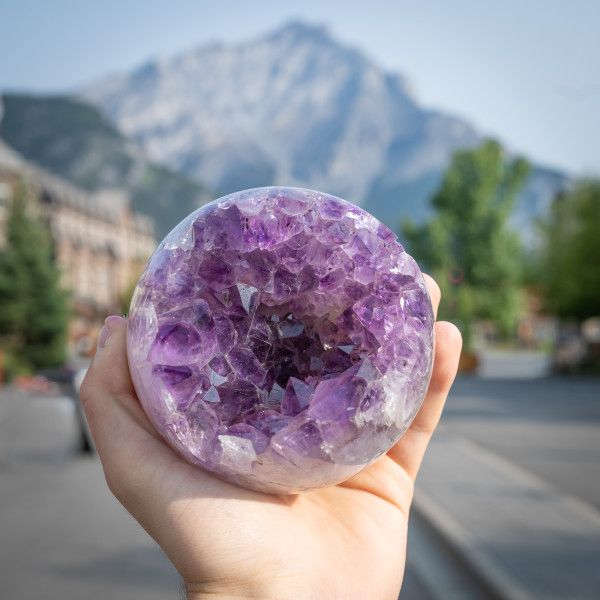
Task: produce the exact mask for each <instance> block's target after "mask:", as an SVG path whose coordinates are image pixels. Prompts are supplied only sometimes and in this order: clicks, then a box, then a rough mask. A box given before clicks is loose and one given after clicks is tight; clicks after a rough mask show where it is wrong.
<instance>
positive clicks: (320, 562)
mask: <svg viewBox="0 0 600 600" xmlns="http://www.w3.org/2000/svg"><path fill="white" fill-rule="evenodd" d="M426 282H427V287H428V290H429V294H430V296H431V299H432V303H433V307H434V311H435V312H437V307H438V304H439V301H440V291H439V288H438V286H437V284H436V283H435V282H434V281H433V279H431V278H430V277H427V276H426ZM125 332H126V322H125V319H123V318H120V317H110V318H109V320H108V321H107V324H106V325H105V328H104V330H103V331H102V333H101V336H100V339H99V343H98V346H99V348H98V352H97V354H96V356H95V357H94V360H93V362H92V365H91V367H90V369H89V371H88V374H87V376H86V378H85V380H84V382H83V384H82V387H81V394H80V395H81V402H82V405H83V408H84V410H85V413H86V416H87V419H88V422H89V426H90V429H91V432H92V435H93V438H94V442H95V444H96V447H97V450H98V454H99V456H100V460H101V461H102V466H103V468H104V474H105V477H106V481H107V483H108V486H109V488H110V490H111V491H112V493H113V494H114V495H115V496H116V497H117V499H118V500H119V501H120V502H121V504H123V506H124V507H125V508H126V509H127V510H128V511H129V512H130V513H131V514H132V515H133V517H134V518H135V519H136V520H137V521H138V522H139V523H140V525H141V526H142V527H143V528H144V529H145V530H146V531H147V532H148V533H149V534H150V535H151V536H152V537H153V538H154V539H155V540H156V542H157V543H158V544H159V545H160V546H161V547H162V549H163V550H164V552H165V553H166V555H167V556H168V558H169V559H170V560H171V561H172V563H173V564H174V565H175V567H176V568H177V570H178V571H179V573H180V574H181V576H182V578H183V580H184V582H185V587H186V591H187V594H188V598H190V599H200V598H223V599H227V598H231V599H234V598H236V599H239V600H241V599H243V598H244V599H245V598H261V599H265V600H266V599H269V600H271V599H273V600H286V599H288V598H293V599H294V600H313V599H314V600H323V599H327V600H330V599H331V600H337V599H343V600H352V599H355V598H356V599H360V600H363V599H364V598H373V599H377V600H379V599H381V600H384V599H389V600H395V599H396V598H397V596H398V593H399V590H400V586H401V583H402V578H403V573H404V565H405V559H406V541H407V526H408V513H409V509H410V505H411V502H412V496H413V486H414V480H415V477H416V475H417V471H418V469H419V466H420V464H421V461H422V460H423V455H424V453H425V450H426V448H427V445H428V443H429V440H430V438H431V435H432V433H433V431H434V430H435V428H436V426H437V423H438V421H439V418H440V415H441V412H442V408H443V406H444V402H445V400H446V396H447V395H448V391H449V389H450V386H451V385H452V382H453V380H454V377H455V375H456V370H457V366H458V358H459V355H460V349H461V338H460V333H459V332H458V330H457V329H456V327H454V325H451V324H450V323H446V322H438V323H436V325H435V337H436V347H435V361H434V368H433V374H432V377H431V382H430V384H429V390H428V392H427V397H426V399H425V402H424V404H423V406H422V408H421V410H420V411H419V413H418V414H417V416H416V418H415V420H414V421H413V423H412V425H411V426H410V428H409V429H408V431H407V432H406V433H405V434H404V436H403V437H402V438H401V439H400V441H399V442H398V443H397V444H396V445H395V446H394V447H393V448H392V449H391V450H390V451H389V452H387V454H384V455H383V456H381V457H379V458H378V459H377V460H376V461H375V462H373V463H372V464H371V465H369V466H368V467H367V468H365V469H364V470H363V471H361V472H360V473H359V474H358V475H355V476H354V477H352V478H351V479H349V480H348V481H345V482H343V483H341V484H339V485H336V486H333V487H329V488H323V489H318V490H313V491H309V492H305V493H302V494H299V495H295V496H278V495H267V494H262V493H259V492H253V491H250V490H246V489H243V488H239V487H237V486H235V485H232V484H230V483H226V482H224V481H221V480H220V479H217V478H216V477H214V476H213V475H211V474H210V473H208V472H205V471H203V470H202V469H200V468H198V467H194V466H192V465H190V464H188V463H187V462H185V461H184V460H183V459H182V458H180V457H179V456H178V455H177V454H176V453H175V452H174V451H173V450H171V448H170V447H169V446H167V445H166V444H165V442H164V441H163V440H162V438H161V437H160V436H159V434H158V433H157V432H156V430H155V429H154V427H153V426H152V424H151V423H150V421H149V420H148V418H147V417H146V414H145V413H144V411H143V409H142V407H141V405H140V403H139V401H138V398H137V396H136V394H135V390H134V388H133V384H132V382H131V378H130V375H129V370H128V366H127V355H126V349H125Z"/></svg>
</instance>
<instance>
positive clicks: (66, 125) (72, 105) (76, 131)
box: [0, 94, 209, 236]
mask: <svg viewBox="0 0 600 600" xmlns="http://www.w3.org/2000/svg"><path fill="white" fill-rule="evenodd" d="M0 137H1V138H2V139H3V140H5V141H6V142H7V143H8V144H9V145H10V146H11V147H12V148H14V149H15V150H16V151H18V152H19V153H20V154H21V155H23V156H24V157H26V158H27V160H29V161H31V162H33V163H36V164H38V165H40V166H42V167H44V168H45V169H47V170H49V171H51V172H53V173H55V174H57V175H60V176H62V177H64V178H65V179H68V180H69V181H71V182H72V183H75V184H76V185H78V186H79V187H81V188H83V189H85V190H88V191H98V190H100V189H103V188H118V189H123V190H124V191H126V192H127V193H128V194H129V195H130V197H131V200H132V206H133V208H134V209H135V210H137V211H139V212H142V213H144V214H147V215H149V216H150V217H152V218H153V220H154V221H155V224H156V231H157V234H158V235H159V236H162V235H164V234H165V233H167V232H168V231H169V230H170V229H171V228H172V227H173V226H174V225H175V224H176V223H178V222H179V220H181V219H182V218H183V217H184V216H185V215H187V214H188V213H189V212H191V211H192V210H194V209H195V208H196V207H197V206H199V205H200V204H202V203H203V202H205V201H206V200H208V199H209V195H208V193H207V192H206V190H205V188H204V187H203V186H201V185H200V184H199V183H197V182H196V181H195V180H193V179H190V178H189V177H186V176H185V175H182V174H180V173H177V172H175V171H173V170H171V169H168V168H165V167H163V166H160V165H158V164H155V163H152V162H150V161H148V160H147V159H146V158H145V157H144V155H143V153H142V152H141V151H140V150H139V148H137V147H136V145H135V144H134V143H132V142H131V141H129V140H127V139H126V138H125V137H124V136H123V135H122V134H121V133H119V131H118V130H117V129H116V128H115V126H114V125H112V124H111V123H110V122H109V121H108V120H107V119H106V118H105V117H104V116H102V114H101V113H100V112H99V111H98V109H96V108H95V107H93V106H90V105H88V104H86V103H84V102H82V101H81V100H78V99H76V98H70V97H67V96H50V97H44V96H30V95H16V94H5V95H3V96H1V97H0Z"/></svg>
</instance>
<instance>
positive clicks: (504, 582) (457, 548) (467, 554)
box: [413, 490, 534, 600]
mask: <svg viewBox="0 0 600 600" xmlns="http://www.w3.org/2000/svg"><path fill="white" fill-rule="evenodd" d="M413 509H414V510H415V511H416V512H417V513H418V514H419V516H420V517H421V518H422V519H423V520H424V521H425V522H426V523H427V524H428V525H429V526H430V527H431V528H432V529H433V530H434V531H435V533H436V534H437V535H438V536H439V537H440V539H441V541H442V542H443V543H444V544H445V545H446V546H447V548H448V549H449V551H450V552H451V553H452V554H453V555H454V556H455V557H456V558H457V559H458V560H459V561H460V562H461V563H462V564H463V565H464V567H465V569H466V570H467V571H468V572H469V574H470V575H471V576H472V577H473V578H474V579H475V580H476V581H477V582H478V583H479V584H480V585H481V587H483V588H484V589H485V590H486V591H487V592H488V594H489V597H490V598H493V599H494V600H496V599H498V600H533V599H534V596H532V595H531V594H530V593H529V592H528V591H527V590H525V589H524V588H523V587H521V586H520V585H519V584H518V583H517V582H516V581H514V580H513V578H512V577H511V576H510V575H509V574H508V573H506V572H505V570H504V569H503V568H502V567H501V566H500V565H498V564H497V563H496V562H495V561H494V560H491V559H489V558H488V557H486V556H485V554H483V553H482V552H477V551H476V550H475V549H474V548H475V544H474V543H473V542H474V540H473V539H472V537H471V536H470V535H469V534H468V533H467V532H466V531H465V530H464V529H463V527H462V526H461V525H460V523H458V521H456V520H455V519H453V518H452V517H451V516H450V515H449V514H448V513H447V512H446V511H444V510H443V509H442V508H441V507H440V506H439V505H438V504H437V503H436V502H435V501H434V500H433V499H432V498H431V497H430V496H429V495H428V494H427V493H425V492H423V491H421V490H416V491H415V495H414V500H413Z"/></svg>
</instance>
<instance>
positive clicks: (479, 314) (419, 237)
mask: <svg viewBox="0 0 600 600" xmlns="http://www.w3.org/2000/svg"><path fill="white" fill-rule="evenodd" d="M528 171H529V166H528V164H527V163H526V162H525V160H523V159H521V158H517V159H513V160H507V157H506V156H505V154H504V152H503V150H502V147H501V146H500V144H498V143H497V142H495V141H493V140H487V141H485V142H483V143H482V144H481V145H480V146H479V147H477V148H475V149H471V150H462V151H458V152H456V153H455V155H454V156H453V158H452V161H451V163H450V166H449V168H448V170H447V171H446V173H445V175H444V178H443V181H442V184H441V187H440V188H439V190H438V192H437V193H436V194H435V195H434V197H433V199H432V207H433V215H432V217H431V218H430V219H429V221H427V222H426V223H425V224H423V225H422V226H416V225H414V224H413V223H411V222H405V223H404V225H403V233H404V236H405V238H406V240H407V243H408V247H409V250H410V252H411V253H412V254H413V255H414V256H415V258H416V259H417V260H419V261H420V262H421V263H422V264H423V266H424V267H425V268H426V269H427V270H429V271H430V272H431V274H432V275H433V276H434V277H435V278H436V280H437V281H438V283H439V284H440V287H441V288H442V293H443V295H444V301H443V302H442V304H441V307H440V315H441V317H443V318H447V319H450V320H453V321H455V322H456V323H457V325H458V326H459V327H460V328H461V331H462V333H463V338H464V342H465V347H467V348H468V347H470V345H471V343H472V324H473V321H474V320H477V319H488V320H491V321H492V322H493V323H494V324H495V325H496V327H497V329H498V331H499V333H500V334H502V335H509V334H510V333H511V332H512V331H513V330H514V328H515V325H516V321H517V317H518V312H519V304H520V275H521V273H520V271H521V248H520V243H519V238H518V236H517V235H516V233H515V232H513V231H511V229H510V228H509V227H508V219H509V217H510V214H511V211H512V208H513V205H514V201H515V197H516V195H517V194H518V192H519V191H520V189H521V188H522V186H523V184H524V182H525V179H526V176H527V174H528Z"/></svg>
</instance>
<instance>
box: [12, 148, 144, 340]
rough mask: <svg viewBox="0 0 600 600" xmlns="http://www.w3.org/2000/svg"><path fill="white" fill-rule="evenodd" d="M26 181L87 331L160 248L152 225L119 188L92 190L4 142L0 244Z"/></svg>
mask: <svg viewBox="0 0 600 600" xmlns="http://www.w3.org/2000/svg"><path fill="white" fill-rule="evenodd" d="M19 185H24V186H25V189H26V190H27V192H28V194H29V196H30V197H32V198H35V199H36V200H37V202H36V203H35V205H34V206H33V207H32V208H33V210H35V211H37V212H38V214H39V216H40V217H41V218H42V219H43V220H44V221H45V222H46V223H47V224H48V227H49V230H50V232H51V235H52V238H53V241H54V249H55V257H56V262H57V264H58V265H59V267H60V268H61V269H62V272H63V284H64V286H65V287H66V288H67V289H69V290H70V292H71V297H72V301H73V306H74V314H75V317H74V323H73V327H72V334H73V335H74V336H75V337H78V336H79V335H81V334H83V332H84V331H85V330H86V329H89V328H90V326H92V327H95V325H96V324H97V322H98V321H100V320H101V319H102V318H103V317H104V316H105V315H107V314H109V313H111V312H120V311H121V306H122V303H123V298H124V297H125V296H126V295H127V294H128V293H129V292H130V291H131V288H132V286H133V285H134V284H135V281H136V280H137V278H138V277H139V275H140V273H141V271H142V270H143V267H144V264H145V262H146V260H147V259H148V257H149V256H150V254H151V253H152V252H153V250H154V247H155V239H154V230H153V223H152V221H151V219H150V218H149V217H146V216H144V215H141V214H139V213H135V212H133V211H132V210H131V209H130V206H129V201H128V198H127V196H126V195H125V194H124V193H123V192H121V191H117V190H104V191H102V192H100V193H97V194H89V193H88V192H84V191H82V190H81V189H78V188H77V187H75V186H73V185H72V184H70V183H68V182H66V181H64V180H62V179H60V178H58V177H55V176H54V175H51V174H50V173H48V172H47V171H44V170H43V169H40V168H38V167H36V166H34V165H32V164H31V163H29V162H27V161H25V160H24V159H23V158H22V157H20V156H19V155H18V154H17V153H16V152H14V151H13V150H12V149H11V148H9V147H8V146H7V145H6V144H4V143H3V142H2V141H1V140H0V243H2V240H3V237H4V235H3V232H4V225H5V222H6V215H7V210H8V207H9V205H10V201H11V198H12V196H13V194H14V191H15V189H16V188H17V186H19Z"/></svg>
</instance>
